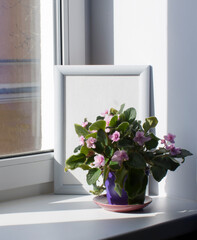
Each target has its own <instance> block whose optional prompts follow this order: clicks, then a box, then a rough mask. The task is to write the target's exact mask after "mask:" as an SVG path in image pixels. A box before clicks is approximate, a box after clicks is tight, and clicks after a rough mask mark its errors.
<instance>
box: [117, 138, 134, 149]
mask: <svg viewBox="0 0 197 240" xmlns="http://www.w3.org/2000/svg"><path fill="white" fill-rule="evenodd" d="M118 147H119V148H130V147H131V140H130V139H127V138H123V139H121V140H119V141H118Z"/></svg>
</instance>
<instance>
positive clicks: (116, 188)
mask: <svg viewBox="0 0 197 240" xmlns="http://www.w3.org/2000/svg"><path fill="white" fill-rule="evenodd" d="M114 190H115V191H116V192H117V194H118V195H119V197H121V196H122V188H121V187H120V185H119V184H117V183H115V187H114Z"/></svg>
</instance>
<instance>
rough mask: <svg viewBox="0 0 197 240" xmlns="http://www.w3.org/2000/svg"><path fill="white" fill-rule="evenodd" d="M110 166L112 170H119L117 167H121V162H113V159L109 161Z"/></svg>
mask: <svg viewBox="0 0 197 240" xmlns="http://www.w3.org/2000/svg"><path fill="white" fill-rule="evenodd" d="M109 167H110V169H111V170H117V169H119V168H120V166H119V163H118V162H113V161H111V162H110V163H109Z"/></svg>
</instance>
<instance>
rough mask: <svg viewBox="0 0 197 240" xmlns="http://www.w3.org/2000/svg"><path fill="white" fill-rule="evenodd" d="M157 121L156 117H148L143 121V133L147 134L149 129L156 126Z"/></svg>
mask: <svg viewBox="0 0 197 240" xmlns="http://www.w3.org/2000/svg"><path fill="white" fill-rule="evenodd" d="M157 123H158V120H157V118H156V117H149V118H146V119H145V123H144V124H143V128H144V131H145V132H148V131H149V130H150V129H151V128H154V127H156V126H157Z"/></svg>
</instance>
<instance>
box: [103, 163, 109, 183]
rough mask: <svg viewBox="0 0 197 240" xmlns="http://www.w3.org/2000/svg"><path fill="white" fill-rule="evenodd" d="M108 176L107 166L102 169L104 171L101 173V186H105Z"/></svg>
mask: <svg viewBox="0 0 197 240" xmlns="http://www.w3.org/2000/svg"><path fill="white" fill-rule="evenodd" d="M108 174H109V167H108V166H105V167H104V171H103V184H105V181H106V180H107V178H108Z"/></svg>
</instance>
